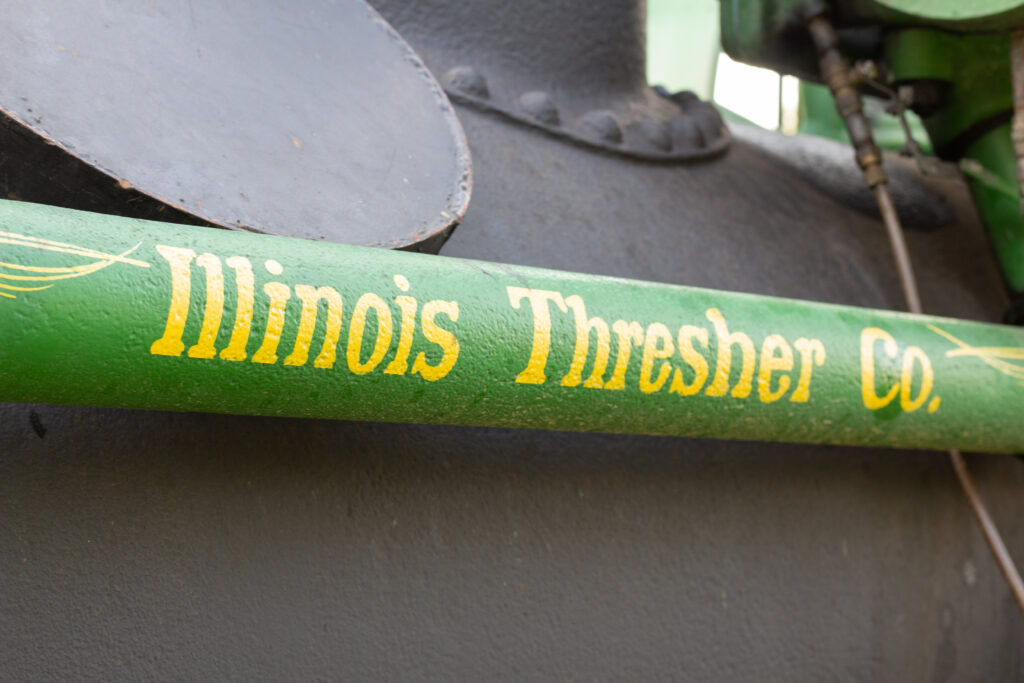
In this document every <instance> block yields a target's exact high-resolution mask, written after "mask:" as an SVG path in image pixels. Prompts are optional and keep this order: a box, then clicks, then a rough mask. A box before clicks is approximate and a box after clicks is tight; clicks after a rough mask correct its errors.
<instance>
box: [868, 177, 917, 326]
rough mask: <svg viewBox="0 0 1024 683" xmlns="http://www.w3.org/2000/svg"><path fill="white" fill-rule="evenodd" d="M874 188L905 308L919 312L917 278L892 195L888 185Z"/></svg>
mask: <svg viewBox="0 0 1024 683" xmlns="http://www.w3.org/2000/svg"><path fill="white" fill-rule="evenodd" d="M874 189H875V200H876V201H877V202H878V210H879V211H880V212H881V213H882V222H883V223H885V231H886V232H887V233H888V234H889V244H890V245H891V246H892V253H893V257H894V258H895V259H896V269H897V271H898V272H899V275H900V285H901V286H902V287H903V296H904V298H905V299H906V301H907V310H909V311H910V312H911V313H921V312H922V310H921V297H920V295H919V294H918V293H917V278H915V277H914V268H913V266H912V265H911V264H910V253H909V252H908V251H907V241H906V239H904V237H903V229H902V228H901V227H900V219H899V216H898V215H897V214H896V207H895V206H893V203H892V196H891V195H890V194H889V185H888V184H887V183H879V184H878V185H875V188H874Z"/></svg>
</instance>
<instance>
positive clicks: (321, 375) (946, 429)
mask: <svg viewBox="0 0 1024 683" xmlns="http://www.w3.org/2000/svg"><path fill="white" fill-rule="evenodd" d="M0 400H7V401H20V402H44V403H56V404H71V405H90V406H111V407H127V408H150V409H161V410H187V411H208V412H220V413H236V414H253V415H271V416H296V417H320V418H340V419H355V420H378V421H394V422H417V423H439V424H456V425H488V426H498V427H526V428H538V429H557V430H573V431H598V432H628V433H639V434H662V435H674V436H705V437H716V438H727V439H752V440H765V441H791V442H813V443H832V444H852V445H869V446H883V445H884V446H898V447H907V448H961V449H969V450H985V451H995V452H1014V451H1024V429H1021V427H1020V422H1021V417H1022V415H1024V330H1022V329H1020V328H1016V327H1009V326H1004V325H992V324H982V323H976V322H968V321H964V320H953V319H947V318H937V317H929V316H919V315H908V314H903V313H897V312H891V311H879V310H870V309H863V308H854V307H849V306H836V305H827V304H820V303H812V302H806V301H797V300H787V299H778V298H772V297H765V296H754V295H749V294H738V293H730V292H721V291H712V290H706V289H696V288H690V287H679V286H673V285H664V284H656V283H650V282H638V281H632V280H624V279H617V278H609V277H598V276H592V275H581V274H576V273H566V272H558V271H550V270H541V269H536V268H526V267H519V266H509V265H502V264H496V263H484V262H479V261H469V260H462V259H453V258H445V257H439V256H428V255H422V254H413V253H405V252H395V251H385V250H379V249H370V248H362V247H352V246H345V245H340V244H330V243H318V242H311V241H304V240H296V239H288V238H279V237H269V236H264V235H256V234H251V233H244V232H229V231H223V230H214V229H207V228H196V227H190V226H177V225H171V224H167V223H156V222H150V221H140V220H134V219H127V218H118V217H113V216H106V215H100V214H93V213H85V212H78V211H71V210H67V209H60V208H55V207H49V206H41V205H34V204H26V203H20V202H12V201H0Z"/></svg>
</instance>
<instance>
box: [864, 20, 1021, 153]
mask: <svg viewBox="0 0 1024 683" xmlns="http://www.w3.org/2000/svg"><path fill="white" fill-rule="evenodd" d="M882 57H883V59H884V60H885V62H886V64H887V65H888V68H889V71H890V73H891V74H892V77H893V78H894V79H895V80H896V81H898V82H901V83H905V82H914V81H936V82H940V83H942V84H943V86H944V89H945V90H944V93H943V95H942V100H941V106H939V107H938V109H937V110H936V111H935V112H934V113H932V114H930V115H929V116H926V117H925V118H924V125H925V128H926V129H927V130H928V135H929V137H930V138H931V141H932V143H933V144H934V146H935V147H936V149H939V150H943V149H944V148H947V147H949V146H950V145H953V144H954V143H955V142H956V141H957V139H958V138H959V137H960V136H963V135H965V134H969V132H970V130H971V129H972V128H975V127H976V126H979V125H983V124H985V123H986V122H987V121H990V120H992V119H993V118H995V117H998V116H1001V115H1005V116H1006V117H1007V120H1008V119H1009V113H1010V112H1011V111H1012V110H1013V90H1012V88H1011V86H1010V43H1009V39H1008V37H1007V35H1006V34H1005V33H1000V34H954V33H948V32H945V31H938V30H933V29H907V30H901V31H892V32H890V33H888V34H886V37H885V40H884V41H883V49H882Z"/></svg>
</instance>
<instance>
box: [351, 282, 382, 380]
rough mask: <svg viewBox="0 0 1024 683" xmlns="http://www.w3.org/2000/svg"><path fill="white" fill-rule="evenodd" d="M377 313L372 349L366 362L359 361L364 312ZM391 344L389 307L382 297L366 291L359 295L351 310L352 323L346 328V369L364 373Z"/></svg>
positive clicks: (375, 365) (378, 362) (379, 358)
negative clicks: (353, 308) (371, 310)
mask: <svg viewBox="0 0 1024 683" xmlns="http://www.w3.org/2000/svg"><path fill="white" fill-rule="evenodd" d="M371 308H372V309H373V310H374V311H376V313H377V334H376V338H375V340H374V342H373V351H372V352H371V353H370V357H369V358H367V359H366V362H365V363H364V362H361V356H362V351H363V330H364V328H365V327H366V314H367V312H368V311H369V310H370V309H371ZM390 345H391V309H389V308H388V305H387V303H385V302H384V299H381V298H380V297H379V296H377V295H376V294H373V293H371V292H367V293H366V294H363V295H362V296H361V297H359V300H358V301H357V302H356V307H355V310H354V311H353V312H352V323H351V324H350V325H349V330H348V369H349V370H351V371H352V372H354V373H355V374H357V375H365V374H366V373H368V372H370V371H371V370H373V369H374V368H375V367H377V366H378V365H379V364H380V362H381V361H382V360H384V354H386V353H387V352H388V347H389V346H390Z"/></svg>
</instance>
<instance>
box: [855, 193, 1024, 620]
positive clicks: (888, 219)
mask: <svg viewBox="0 0 1024 683" xmlns="http://www.w3.org/2000/svg"><path fill="white" fill-rule="evenodd" d="M874 190H875V199H877V200H878V208H879V210H880V211H881V212H882V220H883V222H884V223H885V229H886V232H887V233H888V234H889V242H890V244H892V251H893V256H894V258H895V260H896V268H897V270H898V271H899V274H900V283H901V284H902V285H903V295H904V296H905V297H906V300H907V309H908V310H910V312H911V313H921V312H922V310H921V299H920V297H919V296H918V293H917V280H916V278H915V277H914V270H913V267H912V266H911V264H910V254H909V253H908V251H907V242H906V239H905V238H904V236H903V228H902V227H901V226H900V219H899V215H898V214H897V213H896V209H895V207H894V206H893V203H892V197H891V196H890V195H889V188H888V186H887V184H886V183H880V184H878V185H876V186H875V188H874ZM949 460H950V462H951V463H952V465H953V471H954V472H956V478H957V481H959V482H960V488H962V489H963V492H964V495H965V496H966V497H967V503H968V505H970V506H971V511H972V512H973V513H974V517H975V519H977V520H978V526H980V527H981V533H982V535H984V537H985V541H986V542H987V543H988V547H989V548H991V550H992V554H993V555H994V556H995V560H996V564H998V565H999V570H1000V571H1001V572H1002V573H1003V577H1004V578H1005V579H1006V583H1007V585H1008V586H1009V588H1010V592H1011V593H1012V594H1013V597H1014V599H1015V600H1016V601H1017V606H1018V607H1020V610H1021V612H1022V613H1024V581H1021V578H1020V572H1018V571H1017V565H1016V564H1015V563H1014V561H1013V558H1012V557H1011V556H1010V553H1009V552H1008V551H1007V550H1006V544H1005V543H1003V538H1002V536H1001V535H1000V534H999V529H998V528H997V527H996V525H995V522H993V521H992V517H991V516H990V515H989V514H988V510H987V509H986V508H985V504H984V503H983V502H982V500H981V496H979V495H978V491H977V489H976V488H975V487H974V482H973V480H972V479H971V475H970V472H968V471H967V464H966V463H965V462H964V458H963V455H961V454H960V451H958V450H956V449H951V450H950V451H949Z"/></svg>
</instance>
